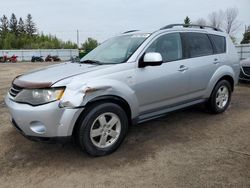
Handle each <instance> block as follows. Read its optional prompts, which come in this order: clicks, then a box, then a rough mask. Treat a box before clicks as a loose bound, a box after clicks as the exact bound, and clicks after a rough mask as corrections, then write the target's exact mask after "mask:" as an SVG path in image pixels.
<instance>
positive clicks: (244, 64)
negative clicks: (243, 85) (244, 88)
mask: <svg viewBox="0 0 250 188" xmlns="http://www.w3.org/2000/svg"><path fill="white" fill-rule="evenodd" d="M240 66H241V71H240V80H242V81H250V58H247V59H245V60H242V61H241V62H240Z"/></svg>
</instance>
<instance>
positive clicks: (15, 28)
mask: <svg viewBox="0 0 250 188" xmlns="http://www.w3.org/2000/svg"><path fill="white" fill-rule="evenodd" d="M9 28H10V32H12V33H14V34H15V35H17V34H18V25H17V19H16V15H15V14H12V15H11V18H10V23H9Z"/></svg>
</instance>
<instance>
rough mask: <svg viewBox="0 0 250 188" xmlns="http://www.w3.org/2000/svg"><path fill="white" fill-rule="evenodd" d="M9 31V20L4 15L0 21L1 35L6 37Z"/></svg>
mask: <svg viewBox="0 0 250 188" xmlns="http://www.w3.org/2000/svg"><path fill="white" fill-rule="evenodd" d="M8 31H9V21H8V18H7V17H6V16H5V15H3V17H2V18H1V19H0V34H1V36H5V35H6V34H7V33H8Z"/></svg>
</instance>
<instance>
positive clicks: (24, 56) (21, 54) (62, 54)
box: [0, 44, 250, 61]
mask: <svg viewBox="0 0 250 188" xmlns="http://www.w3.org/2000/svg"><path fill="white" fill-rule="evenodd" d="M235 47H236V49H237V52H238V54H239V57H240V59H246V58H250V44H241V45H236V46H235ZM4 55H7V56H8V57H11V56H13V55H16V56H17V60H18V61H30V60H31V58H32V56H42V57H43V58H44V59H45V58H46V57H47V56H48V55H51V56H58V57H59V58H60V59H61V60H63V61H67V60H69V59H71V58H72V57H77V56H79V51H78V49H38V50H0V57H1V56H2V57H3V56H4Z"/></svg>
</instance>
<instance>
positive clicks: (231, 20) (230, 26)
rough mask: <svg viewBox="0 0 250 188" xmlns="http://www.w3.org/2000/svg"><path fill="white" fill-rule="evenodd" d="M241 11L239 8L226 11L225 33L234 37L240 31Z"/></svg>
mask: <svg viewBox="0 0 250 188" xmlns="http://www.w3.org/2000/svg"><path fill="white" fill-rule="evenodd" d="M238 14H239V11H238V9H237V8H228V9H227V10H226V11H225V24H224V29H225V31H226V32H227V33H228V34H230V35H233V34H235V32H236V31H237V30H238V29H239V27H240V25H241V24H240V23H239V22H238V21H237V17H238Z"/></svg>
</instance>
